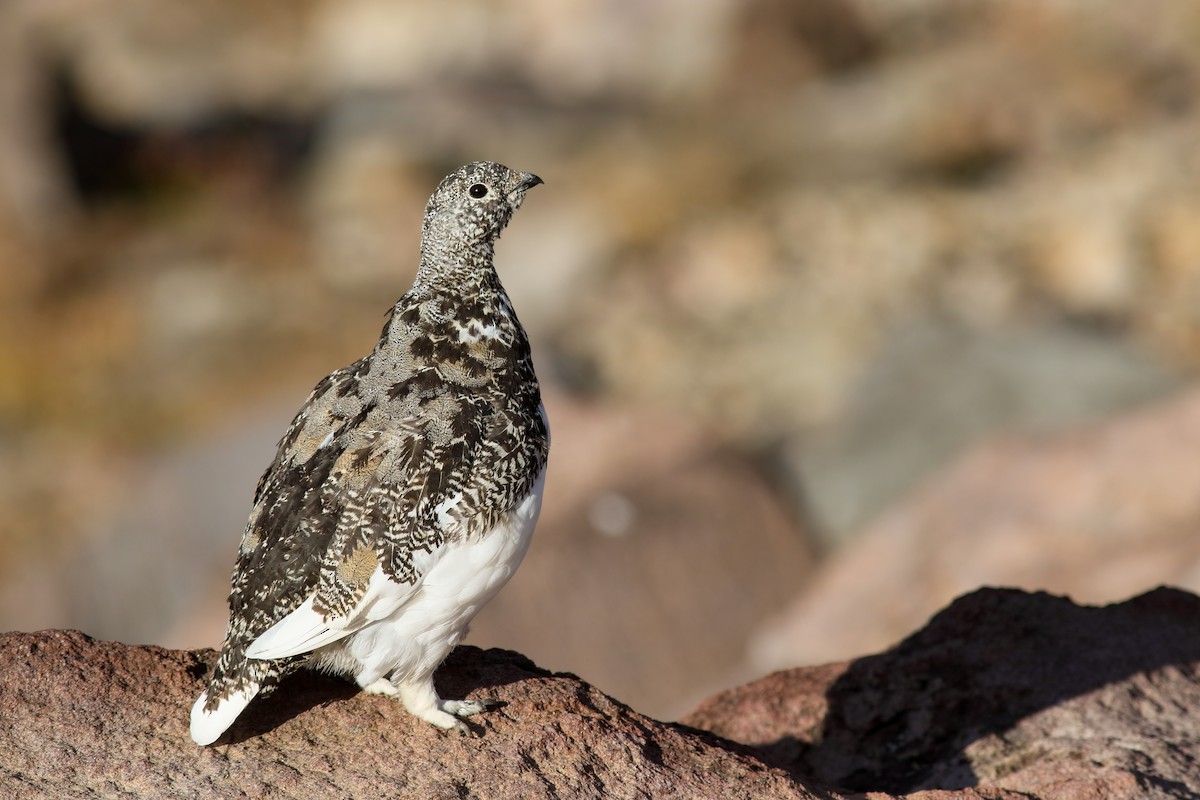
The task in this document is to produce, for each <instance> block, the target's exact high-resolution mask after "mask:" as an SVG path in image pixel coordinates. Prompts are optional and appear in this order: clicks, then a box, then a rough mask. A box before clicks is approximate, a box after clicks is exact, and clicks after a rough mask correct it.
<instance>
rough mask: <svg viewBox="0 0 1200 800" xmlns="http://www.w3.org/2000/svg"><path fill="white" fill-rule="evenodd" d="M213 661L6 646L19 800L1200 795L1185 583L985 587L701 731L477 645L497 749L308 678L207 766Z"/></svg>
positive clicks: (10, 793) (113, 650)
mask: <svg viewBox="0 0 1200 800" xmlns="http://www.w3.org/2000/svg"><path fill="white" fill-rule="evenodd" d="M212 658H213V653H212V652H211V651H182V650H166V649H163V648H159V647H138V646H131V645H125V644H118V643H113V642H102V641H97V640H94V639H91V638H90V637H88V636H85V635H84V634H81V633H77V632H73V631H44V632H41V633H30V634H26V633H12V634H7V635H5V636H3V637H0V665H2V669H0V718H2V719H3V721H4V724H3V725H0V796H3V797H21V798H56V799H57V798H75V797H145V796H151V797H189V798H190V797H252V798H259V797H272V798H273V797H283V798H289V797H295V798H300V797H304V798H312V797H431V798H462V797H471V798H475V797H478V798H489V797H496V798H505V797H514V798H515V797H521V798H552V797H553V798H575V797H584V798H590V797H606V798H607V797H613V798H626V797H630V798H633V797H636V798H654V797H683V798H690V797H697V798H699V797H704V798H712V797H720V798H823V800H837V799H838V798H846V799H847V800H849V798H857V799H858V800H885V798H898V797H903V798H908V799H909V800H952V799H955V798H974V799H976V800H1009V798H1011V799H1012V800H1016V798H1024V799H1025V800H1029V798H1044V799H1045V800H1072V799H1073V798H1080V800H1083V799H1084V798H1087V799H1088V800H1091V799H1093V798H1103V799H1104V800H1122V799H1123V798H1129V800H1134V798H1138V799H1142V798H1148V799H1149V800H1153V799H1154V798H1189V797H1196V796H1198V795H1200V764H1198V761H1200V720H1198V718H1197V717H1196V716H1195V714H1194V713H1193V709H1194V708H1196V706H1197V705H1200V598H1198V597H1196V596H1194V595H1191V594H1187V593H1185V592H1181V591H1178V590H1172V589H1159V590H1156V591H1154V592H1151V593H1149V594H1146V595H1143V596H1141V597H1138V598H1135V599H1133V600H1130V601H1128V602H1125V603H1122V604H1120V605H1113V606H1108V607H1103V608H1096V607H1084V606H1078V605H1075V604H1074V603H1072V602H1071V601H1070V600H1067V599H1065V598H1060V597H1053V596H1051V595H1047V594H1028V593H1024V592H1020V591H1016V590H996V589H984V590H980V591H978V592H976V593H974V594H972V595H968V596H966V597H963V598H961V599H959V600H958V601H956V602H955V603H954V604H953V605H951V606H950V607H949V608H947V609H946V610H945V611H943V612H942V613H940V614H939V615H938V616H937V617H935V618H934V619H933V620H932V621H931V622H930V624H929V625H928V626H927V627H926V628H924V629H923V630H921V631H919V632H917V633H915V634H914V635H913V636H911V637H909V638H908V639H907V640H906V641H904V642H903V643H901V644H900V645H898V646H897V647H895V648H893V649H892V650H889V651H888V652H885V653H882V654H880V655H876V656H870V657H868V658H863V659H859V660H857V661H854V662H847V663H842V664H832V665H828V666H823V667H813V668H803V669H796V670H791V671H787V672H779V673H776V674H774V675H771V676H769V677H767V678H764V679H762V680H760V681H757V682H755V683H752V684H750V685H748V686H743V687H740V688H737V689H732V690H729V691H727V692H724V693H722V694H720V695H718V696H716V697H714V698H712V699H710V700H708V701H707V702H705V703H704V704H703V705H702V706H701V707H700V708H698V709H697V710H696V711H695V712H694V713H692V714H691V715H690V716H689V717H688V718H687V719H686V720H685V722H686V724H685V725H681V724H668V723H662V722H657V721H655V720H653V719H650V718H648V717H646V716H644V715H642V714H639V713H637V712H636V711H633V710H632V709H630V708H629V707H628V706H625V705H623V704H622V703H620V702H617V701H616V700H613V699H612V698H610V697H608V696H607V695H605V694H603V693H601V692H600V691H598V690H596V689H594V688H592V687H591V686H589V685H588V684H586V683H584V682H583V681H581V680H579V679H578V678H576V677H575V676H573V675H569V674H565V673H559V674H554V673H550V672H547V671H546V670H543V669H540V668H538V667H536V666H535V665H534V664H533V663H532V662H530V661H529V660H528V659H526V658H524V657H523V656H521V655H518V654H516V653H513V652H509V651H504V650H479V649H477V648H473V647H463V648H459V649H458V650H457V651H455V653H454V654H453V655H452V656H451V658H450V659H449V661H448V662H447V663H446V665H445V666H444V667H443V668H442V670H441V672H440V673H439V685H440V686H439V688H440V689H441V691H443V692H444V693H445V694H447V695H452V696H465V695H468V694H469V695H470V696H473V697H495V698H497V699H500V700H502V701H504V702H505V705H504V706H503V707H501V708H499V709H497V710H494V711H492V712H490V713H488V714H486V715H484V716H482V717H479V718H477V719H478V723H477V724H476V725H475V732H476V733H477V734H478V735H476V736H474V737H458V736H452V735H448V734H445V733H443V732H440V731H438V730H436V729H434V728H432V727H430V726H428V725H425V724H423V723H421V722H420V721H418V720H415V719H414V718H413V717H411V716H410V715H408V714H406V713H404V712H403V711H402V710H401V709H400V708H398V707H396V706H395V705H394V704H393V701H390V700H388V699H386V698H381V697H373V696H364V695H362V694H359V693H358V692H357V691H356V690H355V688H354V687H353V686H351V685H350V684H347V683H344V682H341V681H337V680H334V679H330V678H325V677H322V676H319V675H315V674H311V673H301V674H299V675H296V676H293V677H292V678H291V679H290V680H289V681H288V682H287V683H286V684H285V686H284V687H283V689H281V691H280V692H279V693H278V694H276V695H275V696H274V697H272V698H270V699H268V700H266V701H263V702H261V703H259V704H257V705H256V706H255V707H254V708H253V711H252V712H250V713H247V714H245V715H244V716H243V719H241V720H239V722H238V723H237V724H236V725H235V726H234V727H233V728H232V729H231V730H230V732H229V733H228V734H227V736H226V738H225V739H223V740H222V741H221V743H219V744H218V745H216V746H215V747H211V748H199V747H196V746H195V745H193V744H192V743H191V741H190V739H188V736H187V730H186V724H185V722H186V710H187V707H188V704H189V703H190V702H191V699H192V697H193V696H194V695H195V694H196V693H197V692H198V691H199V689H200V686H201V678H202V676H203V674H204V672H205V671H206V669H207V664H208V663H209V662H211V660H212ZM689 726H693V727H689ZM722 737H724V738H722ZM828 787H839V788H836V789H833V788H828ZM856 792H865V794H856Z"/></svg>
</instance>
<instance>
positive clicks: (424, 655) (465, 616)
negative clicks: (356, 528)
mask: <svg viewBox="0 0 1200 800" xmlns="http://www.w3.org/2000/svg"><path fill="white" fill-rule="evenodd" d="M545 477H546V474H545V470H543V471H542V474H541V475H540V476H538V479H537V482H536V483H535V484H534V487H533V490H532V491H531V492H530V493H529V495H528V496H527V497H526V498H525V500H523V501H522V502H521V503H519V504H518V505H517V507H516V508H515V509H514V510H513V511H512V512H511V513H509V514H508V515H507V516H505V517H504V518H502V519H501V520H500V521H499V522H498V523H497V524H496V527H495V528H493V529H492V530H491V531H490V532H488V533H487V534H485V535H483V536H479V537H472V538H468V537H463V538H462V539H459V540H457V541H452V542H446V543H445V544H443V545H442V547H441V548H440V552H439V553H438V554H437V557H436V558H433V559H430V561H431V562H432V563H431V564H430V566H429V569H428V571H427V572H426V573H425V574H424V575H423V576H422V577H421V578H420V579H419V581H418V584H417V586H416V587H415V590H412V589H411V587H406V588H408V589H409V591H410V594H409V596H408V597H407V598H405V600H404V601H403V602H402V603H401V604H400V605H399V606H398V607H397V608H395V609H394V610H392V611H391V612H390V613H389V614H387V615H386V616H384V617H382V618H380V619H377V620H374V621H372V622H370V623H368V624H367V625H365V626H363V627H362V628H361V629H359V630H358V631H356V632H355V633H353V634H351V635H349V636H347V637H345V638H344V639H340V640H338V641H336V642H333V643H331V644H328V645H325V646H323V647H321V648H319V649H317V650H316V651H315V652H314V653H313V665H314V666H317V667H323V668H325V669H329V670H330V671H333V672H340V673H344V674H350V675H353V676H355V678H356V679H357V681H358V683H359V685H366V684H368V683H371V682H373V681H374V680H376V679H377V678H380V677H387V676H391V677H393V679H394V680H396V681H399V682H403V681H405V680H407V679H408V678H410V677H417V676H421V675H425V674H429V673H431V672H432V671H433V670H434V669H436V668H437V665H438V664H440V663H441V662H442V659H444V658H445V657H446V656H447V655H448V654H449V652H450V651H451V650H452V649H453V648H454V646H455V645H456V644H458V642H459V641H460V640H461V639H462V637H463V636H464V635H465V634H466V632H467V627H468V626H469V625H470V623H471V620H472V619H473V618H474V617H475V614H476V613H478V612H479V609H481V608H482V607H483V606H484V604H485V603H487V602H488V601H489V600H491V599H492V597H494V596H495V595H496V593H497V592H499V591H500V589H501V587H503V586H504V584H505V583H507V582H508V579H509V578H511V577H512V575H513V573H514V572H516V569H517V567H518V566H519V565H520V563H521V560H522V559H523V558H524V557H525V553H526V551H527V550H528V549H529V542H530V539H531V538H532V535H533V529H534V526H535V525H536V524H537V518H538V514H539V513H540V512H541V508H542V489H543V486H544V484H545ZM377 581H387V582H389V583H391V582H390V581H389V580H388V579H387V578H386V576H384V575H383V572H382V570H379V569H377V570H376V574H375V575H373V576H372V578H371V583H372V584H376V583H377ZM394 585H395V584H393V586H394ZM397 588H398V589H399V588H400V587H397ZM368 593H369V594H371V592H368ZM383 593H384V594H386V590H384V591H383Z"/></svg>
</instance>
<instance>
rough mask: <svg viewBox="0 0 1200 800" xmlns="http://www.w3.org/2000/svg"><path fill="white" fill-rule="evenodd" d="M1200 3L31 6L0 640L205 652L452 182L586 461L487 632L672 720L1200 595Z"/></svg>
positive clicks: (12, 55) (5, 267) (556, 499)
mask: <svg viewBox="0 0 1200 800" xmlns="http://www.w3.org/2000/svg"><path fill="white" fill-rule="evenodd" d="M1198 91H1200V5H1198V4H1196V3H1193V2H1190V1H1189V0H1175V1H1173V2H1169V1H1168V0H1155V1H1153V2H1148V3H1136V4H1135V3H1102V4H1097V3H1093V2H1089V0H1056V1H1055V2H1042V1H1041V0H972V1H970V2H964V0H641V1H640V2H620V1H619V0H571V1H570V2H561V0H509V2H504V3H497V2H488V1H487V0H476V1H475V2H441V0H439V1H438V2H433V0H409V1H408V2H386V1H385V0H303V2H294V3H286V4H284V3H275V2H262V1H261V0H250V1H247V0H236V2H235V1H234V0H220V1H219V2H217V1H216V0H213V1H212V2H205V3H185V2H162V0H111V1H106V0H11V1H10V2H6V3H3V4H2V5H0V509H2V511H3V513H2V515H0V629H25V630H32V629H37V628H41V627H50V626H54V627H77V628H81V629H83V630H84V631H86V632H88V633H90V634H92V635H95V636H99V637H105V638H114V639H121V640H125V641H129V642H154V643H160V644H165V645H169V646H174V647H194V646H215V645H217V644H219V642H220V639H221V637H222V634H223V630H224V624H225V605H224V603H225V594H226V591H227V588H228V574H229V570H230V567H231V566H232V562H233V557H234V552H235V549H236V545H237V542H238V540H239V537H240V535H241V531H242V525H243V524H244V520H245V517H246V514H247V512H248V511H249V504H250V496H251V493H252V490H253V487H254V484H255V481H256V480H257V477H258V475H259V473H260V472H261V470H262V469H263V468H264V467H265V466H266V464H267V463H268V462H269V460H270V459H271V456H272V454H273V450H274V444H275V442H276V440H277V439H278V437H279V436H280V435H281V434H282V432H283V430H284V428H285V427H286V425H287V423H288V422H289V420H290V419H291V415H292V414H293V412H294V411H295V410H296V409H297V408H298V407H299V405H300V403H301V402H302V401H303V399H304V397H305V395H306V394H307V392H308V390H309V389H310V388H311V386H312V385H313V384H314V383H315V382H316V381H317V380H318V379H319V378H321V377H322V376H323V375H325V374H326V373H327V372H329V371H330V370H332V369H334V368H336V367H339V366H341V365H343V364H346V363H348V362H350V361H352V360H354V359H356V358H357V357H359V356H360V355H362V354H364V353H365V352H366V351H367V350H368V349H369V348H370V347H371V346H372V345H373V343H374V339H375V336H376V335H377V333H378V330H379V328H380V327H381V325H382V323H383V319H384V317H383V315H384V312H385V311H386V310H387V308H388V307H389V306H390V305H391V303H392V302H394V300H395V298H397V297H398V296H399V295H400V294H401V293H402V292H403V291H404V290H405V289H406V288H407V286H408V284H409V281H410V280H411V278H412V274H413V271H414V268H415V265H416V256H417V247H418V237H419V230H420V227H419V226H420V216H421V211H422V208H423V205H424V202H425V200H426V198H427V197H428V194H429V192H430V191H431V190H432V188H433V187H434V186H435V185H436V183H437V181H438V180H439V179H440V177H441V176H442V175H443V174H444V173H445V172H447V171H448V170H450V169H452V168H453V167H455V166H457V165H459V164H460V163H463V162H466V161H471V160H476V159H492V160H498V161H502V162H505V163H508V164H510V165H512V166H514V167H517V168H520V169H523V170H529V171H533V172H536V173H537V174H539V175H541V176H542V177H543V178H544V179H545V181H546V185H545V186H544V187H539V188H538V189H537V190H536V191H535V192H532V193H531V194H530V196H529V200H528V202H527V203H526V206H525V208H524V209H523V210H522V211H521V212H520V214H519V215H518V217H517V218H516V220H515V221H514V224H513V225H512V226H511V228H510V229H509V230H508V231H507V232H506V234H505V236H504V238H503V240H502V241H501V242H500V245H499V248H498V263H499V267H500V272H501V276H502V278H503V280H504V281H505V284H506V286H507V287H508V289H509V292H510V294H511V295H512V297H513V300H514V303H515V305H516V307H517V309H518V311H519V313H520V315H521V318H522V320H523V322H524V323H525V326H526V327H527V329H528V330H529V332H530V335H531V338H532V339H533V344H534V349H535V353H536V357H537V362H538V369H539V374H540V375H541V378H542V381H543V385H544V392H545V395H546V403H547V406H548V408H549V412H550V415H551V422H552V427H553V430H554V450H553V453H552V457H551V474H550V479H549V484H548V489H547V491H548V496H547V499H546V504H545V512H544V514H543V518H542V523H541V526H540V527H539V530H538V533H537V536H536V538H535V541H534V544H533V547H532V549H531V551H530V553H529V556H528V558H527V560H526V562H525V565H524V566H523V568H522V569H521V571H520V572H518V573H517V576H516V577H515V578H514V580H513V581H512V583H511V584H510V585H509V587H508V588H507V589H506V590H505V591H504V592H503V593H502V594H501V596H500V597H499V598H497V600H496V601H495V602H494V603H493V604H492V605H491V606H490V607H489V608H487V609H486V610H485V611H484V613H483V614H481V616H480V617H479V619H478V620H477V623H476V625H475V629H474V631H473V632H472V634H471V637H470V639H469V641H472V642H474V643H477V644H481V645H498V646H505V647H510V648H513V649H517V650H521V651H523V652H525V653H526V654H527V655H529V656H531V657H532V658H534V659H535V660H537V661H538V662H539V663H541V664H543V665H544V666H547V667H551V668H555V669H563V670H569V671H572V672H575V673H578V674H579V675H581V676H582V677H584V678H586V679H588V680H590V681H592V682H594V683H596V684H597V685H599V686H600V687H601V688H602V689H604V690H606V691H608V692H610V693H613V694H615V695H616V696H618V697H619V698H621V699H622V700H625V701H626V702H628V703H630V704H631V705H633V706H635V707H637V708H638V709H640V710H643V711H646V712H648V713H651V714H655V715H659V716H662V717H665V718H670V717H673V716H675V715H678V714H680V713H683V712H684V711H686V710H687V709H688V708H689V707H690V706H691V704H693V703H694V702H695V701H697V700H698V699H700V698H701V697H703V696H705V695H706V694H707V693H709V692H711V691H713V690H715V689H718V688H721V687H724V686H727V685H730V684H733V683H735V682H738V681H742V680H745V679H748V678H752V677H755V676H757V675H759V674H762V673H764V672H766V671H769V670H771V669H774V668H778V667H782V666H789V665H794V664H803V663H813V662H819V661H825V660H832V659H839V658H847V657H853V656H856V655H860V654H863V653H867V652H871V651H873V650H877V649H880V648H883V647H886V646H887V645H889V644H891V643H893V642H895V641H896V640H898V639H899V638H901V637H902V636H904V635H905V634H907V633H908V632H910V631H912V630H913V629H915V628H917V627H918V626H920V625H921V624H923V623H924V622H925V620H926V619H927V618H928V616H929V615H930V614H931V613H933V612H935V611H936V610H937V609H938V608H940V607H941V606H942V605H944V604H945V603H946V602H947V601H949V600H950V599H951V598H952V597H954V596H955V595H957V594H960V593H962V592H965V591H968V590H970V589H972V588H974V587H976V586H978V585H981V584H985V583H986V584H1002V585H1019V586H1024V587H1027V588H1037V589H1048V590H1052V591H1055V592H1059V593H1069V594H1071V595H1072V596H1073V597H1074V598H1075V599H1077V600H1080V601H1085V602H1104V601H1111V600H1118V599H1123V598H1125V597H1127V596H1129V595H1131V594H1134V593H1136V592H1139V591H1142V590H1144V589H1147V588H1150V587H1152V586H1154V585H1156V584H1158V583H1163V582H1167V583H1175V584H1179V585H1182V586H1185V587H1187V588H1191V589H1193V590H1200V536H1198V535H1197V534H1198V533H1200V394H1198V393H1197V391H1198V390H1196V389H1190V388H1189V386H1193V385H1194V380H1195V376H1196V371H1197V365H1200V101H1198V94H1197V93H1198Z"/></svg>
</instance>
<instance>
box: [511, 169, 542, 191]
mask: <svg viewBox="0 0 1200 800" xmlns="http://www.w3.org/2000/svg"><path fill="white" fill-rule="evenodd" d="M521 175H522V179H521V185H520V186H519V187H518V188H520V189H532V188H533V187H535V186H537V185H538V184H539V183H545V181H544V180H542V179H541V178H539V177H538V176H537V175H534V174H533V173H532V172H523V173H521Z"/></svg>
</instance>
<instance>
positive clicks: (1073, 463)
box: [752, 389, 1200, 671]
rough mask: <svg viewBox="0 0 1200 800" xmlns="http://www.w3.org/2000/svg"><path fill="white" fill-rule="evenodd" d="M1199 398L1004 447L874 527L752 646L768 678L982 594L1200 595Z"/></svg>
mask: <svg viewBox="0 0 1200 800" xmlns="http://www.w3.org/2000/svg"><path fill="white" fill-rule="evenodd" d="M1198 449H1200V391H1196V390H1195V389H1193V390H1190V391H1188V392H1185V393H1183V394H1181V395H1179V396H1176V397H1173V398H1172V399H1170V400H1168V401H1165V402H1160V403H1157V404H1155V405H1153V406H1150V407H1148V408H1145V409H1142V410H1139V411H1136V412H1132V413H1128V414H1126V415H1124V416H1121V417H1117V418H1115V419H1113V420H1111V421H1106V422H1101V423H1096V424H1093V425H1092V426H1090V427H1087V428H1083V429H1080V430H1077V431H1075V432H1072V433H1068V434H1058V435H1055V436H1043V437H1035V436H1033V435H1028V434H1026V435H1013V436H1008V437H1001V438H997V439H993V440H992V441H990V442H987V443H985V444H982V445H979V446H977V447H976V448H974V449H973V450H971V451H969V452H968V453H967V454H966V455H965V456H964V457H963V458H961V459H960V460H959V461H958V462H957V463H956V464H955V465H954V466H952V467H951V468H949V469H947V470H945V471H944V472H942V473H941V474H939V475H936V476H935V477H933V478H932V479H929V480H927V481H926V482H925V483H924V485H923V486H922V487H920V488H919V489H918V490H916V491H914V492H913V493H911V494H910V495H909V496H908V497H907V498H906V499H905V500H903V501H902V502H900V503H898V504H897V505H895V506H894V507H892V508H891V509H890V510H888V511H887V512H885V513H884V514H882V515H881V516H879V517H878V518H877V519H876V520H875V521H873V522H871V523H870V524H869V525H867V526H866V528H865V529H864V530H863V531H862V533H861V534H860V535H859V536H858V537H857V538H856V539H855V540H854V541H852V542H850V543H849V544H847V545H846V546H845V547H844V548H842V549H841V550H839V551H838V552H836V553H834V554H833V555H832V556H830V558H829V559H828V560H827V561H825V562H824V563H823V564H822V567H821V569H820V570H819V571H818V572H817V574H816V576H815V577H814V579H813V580H812V581H811V582H810V583H809V584H808V585H807V586H806V587H805V588H804V589H803V590H802V591H801V593H800V594H799V595H798V596H797V597H796V598H795V599H794V600H793V601H792V603H791V605H790V607H789V608H788V610H787V611H786V612H784V613H783V614H781V615H779V616H778V617H777V618H775V619H774V620H773V621H771V622H769V623H767V624H765V625H763V626H762V627H761V628H760V629H759V630H758V631H757V633H756V634H755V636H754V644H753V659H752V661H753V663H754V665H755V666H756V667H757V668H758V669H759V670H763V671H765V670H769V669H774V668H779V667H784V666H792V665H796V664H812V663H822V662H825V661H833V660H839V659H844V658H848V657H851V656H854V655H858V654H861V653H866V652H871V651H873V650H879V649H882V648H883V647H886V646H888V645H889V644H890V643H892V642H895V641H896V640H898V639H899V638H900V637H901V636H903V635H904V634H905V632H906V631H909V630H912V629H913V628H915V627H916V626H918V625H920V624H921V623H922V622H923V621H924V620H925V619H927V618H928V617H929V616H930V615H931V614H933V613H934V612H935V611H936V610H937V609H938V608H939V607H940V606H942V605H944V604H945V603H947V602H949V600H950V599H951V598H953V597H955V596H957V595H959V594H962V593H963V592H967V591H970V590H971V589H973V588H975V587H977V586H981V585H1003V586H1017V587H1022V588H1027V589H1045V590H1048V591H1053V592H1057V593H1065V594H1069V595H1071V596H1072V597H1073V598H1075V599H1077V600H1079V601H1081V602H1089V603H1090V602H1107V601H1112V600H1115V599H1119V598H1122V597H1127V596H1129V595H1131V594H1133V593H1136V592H1139V591H1144V590H1145V589H1147V588H1148V587H1151V586H1154V585H1157V584H1160V583H1170V584H1175V585H1178V586H1181V587H1184V588H1188V589H1193V590H1195V589H1200V536H1198V535H1197V529H1198V528H1200V492H1198V491H1197V487H1198V486H1200V459H1197V458H1196V452H1197V450H1198Z"/></svg>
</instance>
